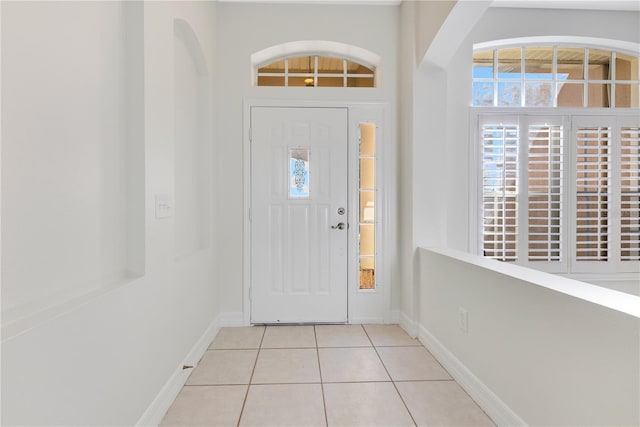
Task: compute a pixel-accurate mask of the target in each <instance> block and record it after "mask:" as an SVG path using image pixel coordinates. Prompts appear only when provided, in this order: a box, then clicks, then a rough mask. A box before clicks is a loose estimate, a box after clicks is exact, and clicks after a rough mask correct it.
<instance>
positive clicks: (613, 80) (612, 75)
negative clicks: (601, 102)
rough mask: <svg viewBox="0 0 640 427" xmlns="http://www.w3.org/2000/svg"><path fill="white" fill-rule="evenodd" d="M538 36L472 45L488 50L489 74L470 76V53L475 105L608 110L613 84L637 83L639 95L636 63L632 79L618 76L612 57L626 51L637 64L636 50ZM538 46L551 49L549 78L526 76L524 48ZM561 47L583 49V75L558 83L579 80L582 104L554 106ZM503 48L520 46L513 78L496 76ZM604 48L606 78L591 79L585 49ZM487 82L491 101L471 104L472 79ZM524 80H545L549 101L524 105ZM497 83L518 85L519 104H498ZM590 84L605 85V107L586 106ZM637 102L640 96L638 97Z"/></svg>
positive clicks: (613, 99) (639, 71)
mask: <svg viewBox="0 0 640 427" xmlns="http://www.w3.org/2000/svg"><path fill="white" fill-rule="evenodd" d="M538 39H540V40H538V41H535V42H532V43H524V44H523V43H522V41H520V40H519V39H516V40H515V41H512V42H505V43H499V44H496V43H480V44H476V45H474V49H473V55H474V56H475V54H476V53H477V52H489V51H490V52H492V58H493V60H492V73H491V77H474V75H473V73H474V71H473V70H474V65H473V57H472V66H471V73H472V77H471V82H472V90H471V97H472V100H471V104H472V106H473V107H475V108H518V109H521V108H535V109H548V108H571V109H572V108H586V109H589V110H592V109H600V108H604V109H607V110H609V111H612V110H616V109H618V107H617V106H616V105H615V104H616V86H618V85H632V86H633V85H635V86H637V88H636V90H637V91H638V92H639V93H637V94H636V96H637V97H640V65H638V66H637V68H638V69H637V70H636V73H635V78H633V79H618V78H617V73H616V60H617V55H628V56H634V57H636V58H638V62H639V64H640V55H639V53H638V52H637V51H635V50H633V49H629V48H624V47H611V46H601V45H596V44H593V43H579V42H565V41H561V40H556V41H551V40H542V39H544V38H538ZM541 47H549V48H551V49H552V63H551V78H550V79H536V78H529V79H527V77H526V74H527V73H526V63H525V56H526V49H527V48H541ZM562 48H575V49H583V53H584V58H583V64H582V65H583V75H582V78H581V79H575V80H569V81H566V82H562V83H568V84H581V85H582V92H583V99H582V102H583V105H582V106H581V107H579V106H575V107H558V84H559V83H561V82H560V80H558V57H557V52H558V49H562ZM503 49H520V72H519V74H520V76H519V77H518V78H517V79H516V78H502V79H501V78H500V77H499V66H498V64H499V61H498V51H499V50H503ZM590 50H595V51H607V52H609V58H610V61H609V75H608V78H606V79H591V78H589V71H588V69H589V59H590V57H589V51H590ZM482 82H484V83H491V84H492V85H493V101H492V105H474V104H473V102H474V100H473V94H474V90H473V87H474V83H482ZM527 82H531V83H549V84H550V85H551V94H552V99H551V104H552V105H550V106H540V107H536V106H527V105H526V102H527V100H526V86H527ZM500 83H502V84H505V83H518V84H519V85H520V100H519V105H512V106H504V105H502V106H501V105H499V104H500V102H499V85H500ZM590 84H602V85H605V86H606V87H608V88H609V89H608V90H609V94H608V96H609V100H608V102H609V106H608V107H589V95H588V94H589V85H590ZM639 102H640V100H639ZM620 108H621V109H622V108H624V109H625V110H626V109H634V108H638V107H633V106H631V107H620Z"/></svg>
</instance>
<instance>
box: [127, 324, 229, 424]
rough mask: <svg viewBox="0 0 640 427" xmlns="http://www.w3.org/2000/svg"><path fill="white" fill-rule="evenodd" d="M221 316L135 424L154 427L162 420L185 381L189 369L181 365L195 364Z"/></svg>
mask: <svg viewBox="0 0 640 427" xmlns="http://www.w3.org/2000/svg"><path fill="white" fill-rule="evenodd" d="M221 317H222V315H219V316H218V317H216V318H215V319H214V320H213V322H211V324H210V325H209V327H208V328H207V330H206V331H205V332H204V334H202V336H201V337H200V339H198V342H196V344H195V345H194V346H193V347H192V349H191V351H189V353H188V354H187V356H186V357H185V358H184V360H183V362H182V363H181V364H180V366H179V367H178V369H177V370H176V371H175V372H174V373H173V375H171V377H170V378H169V380H168V381H167V382H166V383H165V385H164V386H163V387H162V389H161V390H160V392H159V393H158V395H157V396H156V398H155V399H153V402H151V405H149V407H148V408H147V410H146V411H145V412H144V414H142V417H140V419H139V420H138V422H137V423H136V426H139V427H142V426H145V427H156V426H158V424H160V422H161V421H162V418H163V417H164V415H165V414H166V412H167V410H168V409H169V407H170V406H171V404H172V403H173V401H174V400H175V399H176V397H177V396H178V393H180V390H182V387H183V386H184V384H185V383H186V382H187V378H189V374H190V373H191V369H182V366H185V365H186V366H194V367H195V366H196V365H197V364H198V362H199V361H200V359H201V358H202V355H203V354H204V353H205V351H207V348H208V347H209V344H211V341H213V339H214V338H215V336H216V334H217V333H218V331H219V330H220V327H221Z"/></svg>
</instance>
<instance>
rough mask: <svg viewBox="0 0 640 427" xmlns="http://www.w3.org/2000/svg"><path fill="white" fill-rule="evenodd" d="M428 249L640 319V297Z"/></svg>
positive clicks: (444, 251)
mask: <svg viewBox="0 0 640 427" xmlns="http://www.w3.org/2000/svg"><path fill="white" fill-rule="evenodd" d="M421 249H422V250H425V251H430V252H434V253H437V254H440V255H444V256H448V257H451V258H454V259H457V260H459V261H463V262H466V263H468V264H472V265H476V266H478V267H481V268H485V269H487V270H492V271H495V272H496V273H500V274H504V275H506V276H510V277H514V278H516V279H519V280H523V281H526V282H529V283H531V284H533V285H537V286H541V287H543V288H547V289H551V290H553V291H556V292H560V293H563V294H565V295H570V296H573V297H575V298H579V299H582V300H585V301H589V302H592V303H594V304H598V305H601V306H603V307H607V308H610V309H612V310H616V311H619V312H622V313H626V314H628V315H630V316H633V317H636V318H639V319H640V297H638V296H635V295H631V294H627V293H624V292H620V291H615V290H613V289H608V288H604V287H602V286H597V285H592V284H590V283H585V282H580V281H578V280H575V279H571V278H568V277H561V276H557V275H555V274H550V273H545V272H542V271H537V270H532V269H530V268H526V267H522V266H519V265H514V264H509V263H505V262H500V261H496V260H493V259H490V258H485V257H481V256H478V255H473V254H469V253H466V252H461V251H457V250H454V249H446V248H421Z"/></svg>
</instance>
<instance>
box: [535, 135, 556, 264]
mask: <svg viewBox="0 0 640 427" xmlns="http://www.w3.org/2000/svg"><path fill="white" fill-rule="evenodd" d="M527 139H528V150H527V183H526V187H527V217H528V218H527V222H528V235H527V247H528V256H527V259H528V261H530V262H542V261H553V262H558V261H561V260H562V258H563V257H562V233H563V231H562V223H563V217H564V215H563V208H562V204H563V196H564V195H563V193H564V191H563V185H564V184H563V179H564V177H563V170H564V165H563V162H564V155H563V149H564V147H563V126H562V125H561V124H552V125H549V124H547V123H543V124H529V125H528V129H527Z"/></svg>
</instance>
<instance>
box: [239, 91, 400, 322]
mask: <svg viewBox="0 0 640 427" xmlns="http://www.w3.org/2000/svg"><path fill="white" fill-rule="evenodd" d="M253 107H274V108H277V107H287V108H347V109H348V111H349V113H348V114H349V121H348V125H347V126H348V129H351V127H352V120H360V119H362V118H363V117H365V116H368V114H365V113H366V111H367V110H370V111H371V114H370V116H371V117H372V118H376V121H377V120H379V122H378V126H379V127H382V133H381V134H378V135H379V137H380V138H381V141H383V143H384V144H385V145H387V146H391V147H392V146H393V145H392V143H393V140H392V138H391V136H392V135H393V132H392V129H391V126H392V123H391V114H390V113H389V108H390V106H389V104H388V103H386V102H367V101H362V102H358V101H300V100H269V99H245V100H244V116H243V117H244V122H243V165H244V186H243V187H244V214H243V216H244V227H243V245H244V247H243V254H244V256H243V316H242V318H243V322H242V323H243V324H244V325H250V324H251V300H250V298H249V295H250V289H251V222H250V220H249V211H250V208H251V146H250V127H251V108H253ZM348 140H349V143H351V142H352V141H351V136H349V139H348ZM392 152H393V150H384V149H383V150H381V151H380V153H379V154H378V159H379V163H378V165H379V166H378V168H379V170H380V172H383V173H384V177H381V176H379V175H378V173H377V172H376V179H379V191H380V192H382V194H383V197H382V206H380V210H379V211H377V212H380V213H381V216H382V219H381V223H377V224H378V226H379V227H380V228H381V231H382V233H384V235H383V242H382V246H381V249H380V252H381V253H382V255H381V258H382V259H383V263H381V265H380V266H377V268H380V270H381V271H380V276H381V279H380V281H379V283H382V285H381V286H380V289H379V291H378V294H379V295H380V297H381V298H382V300H383V301H381V304H382V310H381V316H377V315H376V316H368V315H366V313H365V314H358V313H357V312H356V311H354V307H353V300H354V298H357V296H358V295H356V294H357V292H356V290H355V283H353V282H352V276H351V275H350V276H349V279H350V282H349V291H348V322H349V323H357V322H366V323H369V322H370V321H373V320H375V323H388V322H389V321H390V318H391V313H390V312H391V294H392V291H391V286H392V285H391V276H390V272H391V259H390V257H391V254H392V251H391V250H390V245H391V244H392V239H388V238H387V235H388V234H389V233H391V232H392V225H393V224H395V219H394V218H392V215H395V212H393V213H392V206H391V205H390V202H389V201H390V200H392V199H393V198H392V197H391V195H390V193H389V192H390V191H392V190H393V189H394V188H395V187H394V183H395V180H394V174H395V166H394V164H393V163H392V162H393V161H394V159H392V158H391V157H392V156H391V154H392ZM350 156H351V153H350ZM350 164H351V160H350ZM353 197H354V195H353V194H350V195H349V208H350V217H349V218H350V221H351V218H352V216H353V215H352V214H353V212H354V208H353V207H352V206H353V203H352V199H353ZM352 230H354V228H353V227H352V228H351V231H352ZM350 239H352V237H351V236H350ZM349 257H350V258H349V260H350V261H351V259H352V254H350V255H349ZM349 268H350V270H351V269H352V268H353V267H352V266H351V264H350V267H349ZM377 282H378V281H377ZM360 294H362V295H366V293H360ZM369 295H370V294H369ZM236 320H237V319H236Z"/></svg>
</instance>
